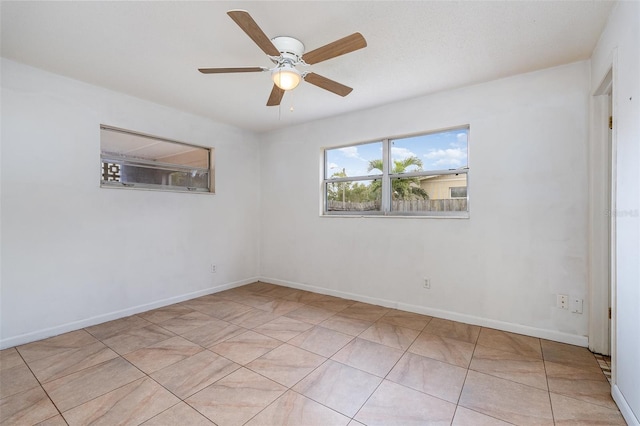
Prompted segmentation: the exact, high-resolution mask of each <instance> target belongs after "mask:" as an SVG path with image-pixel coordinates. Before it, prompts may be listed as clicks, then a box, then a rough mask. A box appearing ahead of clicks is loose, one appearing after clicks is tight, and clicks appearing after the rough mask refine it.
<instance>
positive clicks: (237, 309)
mask: <svg viewBox="0 0 640 426" xmlns="http://www.w3.org/2000/svg"><path fill="white" fill-rule="evenodd" d="M190 307H191V308H193V309H195V310H197V311H200V312H202V313H204V314H207V315H211V316H212V317H214V318H218V319H221V320H225V321H226V320H227V319H228V318H230V317H233V316H235V315H239V314H241V313H243V312H247V311H249V310H251V307H250V306H247V305H242V304H240V303H236V302H232V301H231V300H226V299H219V300H213V301H210V302H207V303H203V304H201V305H197V304H196V305H193V306H190Z"/></svg>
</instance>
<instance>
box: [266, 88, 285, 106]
mask: <svg viewBox="0 0 640 426" xmlns="http://www.w3.org/2000/svg"><path fill="white" fill-rule="evenodd" d="M283 96H284V90H282V89H281V88H279V87H278V86H276V85H275V84H274V85H273V89H271V94H270V95H269V100H268V101H267V106H277V105H280V102H281V101H282V97H283Z"/></svg>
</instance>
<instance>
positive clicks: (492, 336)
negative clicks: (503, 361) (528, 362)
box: [477, 328, 542, 359]
mask: <svg viewBox="0 0 640 426" xmlns="http://www.w3.org/2000/svg"><path fill="white" fill-rule="evenodd" d="M477 343H478V345H482V346H486V347H488V348H493V349H499V350H501V351H506V352H513V353H515V354H518V355H523V356H526V357H529V358H538V359H542V349H541V347H540V339H538V338H535V337H529V336H523V335H522V334H514V333H508V332H506V331H500V330H494V329H492V328H483V329H482V330H481V331H480V336H479V337H478V342H477Z"/></svg>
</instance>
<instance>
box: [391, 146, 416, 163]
mask: <svg viewBox="0 0 640 426" xmlns="http://www.w3.org/2000/svg"><path fill="white" fill-rule="evenodd" d="M391 156H392V157H393V158H394V159H395V158H399V159H400V160H404V159H405V158H409V157H416V154H415V153H413V152H411V151H409V150H408V149H407V148H401V147H397V146H392V147H391Z"/></svg>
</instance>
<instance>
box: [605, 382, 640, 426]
mask: <svg viewBox="0 0 640 426" xmlns="http://www.w3.org/2000/svg"><path fill="white" fill-rule="evenodd" d="M611 396H613V400H614V401H615V402H616V404H618V408H619V409H620V412H621V413H622V417H624V420H625V421H626V422H627V424H628V425H629V426H640V420H638V418H637V417H636V416H635V414H633V410H631V407H630V406H629V404H628V403H627V399H626V398H625V397H624V395H623V394H622V392H620V388H618V385H613V386H612V387H611Z"/></svg>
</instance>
